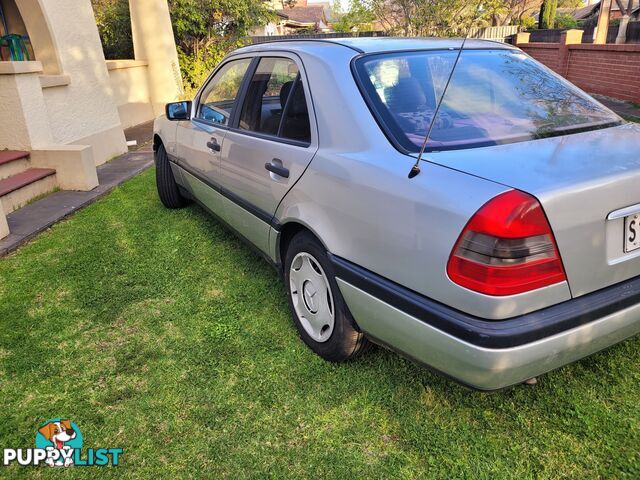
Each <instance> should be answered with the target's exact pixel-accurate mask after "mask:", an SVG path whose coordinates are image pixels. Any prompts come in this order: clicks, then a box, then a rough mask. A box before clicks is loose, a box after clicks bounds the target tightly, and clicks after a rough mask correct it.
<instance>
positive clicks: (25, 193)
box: [0, 168, 58, 215]
mask: <svg viewBox="0 0 640 480" xmlns="http://www.w3.org/2000/svg"><path fill="white" fill-rule="evenodd" d="M57 186H58V183H57V180H56V171H55V170H53V169H51V168H30V169H28V170H25V171H23V172H20V173H18V174H15V175H12V176H10V177H9V178H5V179H3V180H0V200H1V201H2V208H3V210H4V213H5V214H6V215H8V214H9V213H11V212H13V211H14V210H16V209H18V208H20V207H22V206H24V205H26V204H27V203H28V202H29V201H30V200H33V199H34V198H36V197H38V196H40V195H45V194H47V193H50V192H52V191H54V190H55V189H56V187H57Z"/></svg>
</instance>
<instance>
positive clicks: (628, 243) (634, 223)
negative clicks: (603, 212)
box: [624, 213, 640, 253]
mask: <svg viewBox="0 0 640 480" xmlns="http://www.w3.org/2000/svg"><path fill="white" fill-rule="evenodd" d="M638 248H640V213H636V214H634V215H627V216H626V217H624V253H629V252H633V251H634V250H636V249H638Z"/></svg>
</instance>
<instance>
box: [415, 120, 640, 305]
mask: <svg viewBox="0 0 640 480" xmlns="http://www.w3.org/2000/svg"><path fill="white" fill-rule="evenodd" d="M423 158H424V159H426V160H429V161H431V162H434V163H437V164H439V165H443V166H446V167H449V168H453V169H456V170H459V171H463V172H465V173H468V174H471V175H475V176H478V177H481V178H485V179H488V180H491V181H494V182H497V183H500V184H503V185H505V186H509V187H512V188H516V189H518V190H522V191H524V192H527V193H530V194H532V195H534V196H535V197H536V198H537V199H538V200H539V201H540V203H541V204H542V207H543V209H544V211H545V213H546V215H547V217H548V219H549V223H550V224H551V228H552V230H553V233H554V235H555V237H556V242H557V244H558V248H559V250H560V255H561V257H562V261H563V264H564V267H565V270H566V273H567V278H568V281H569V287H570V289H571V292H572V295H573V296H574V297H576V296H580V295H584V294H586V293H589V292H592V291H595V290H598V289H601V288H604V287H606V286H609V285H613V284H615V283H618V282H621V281H623V280H626V279H629V278H632V277H635V276H638V275H640V249H638V250H635V251H632V252H629V253H625V252H624V237H623V235H624V233H625V228H624V222H625V220H624V215H622V214H629V213H630V212H631V213H633V211H634V209H633V208H632V209H626V208H627V207H631V206H634V205H638V204H640V125H635V124H624V125H620V126H617V127H612V128H606V129H602V130H594V131H590V132H582V133H578V134H573V135H566V136H558V137H552V138H545V139H539V140H532V141H527V142H517V143H511V144H506V145H498V146H492V147H484V148H474V149H464V150H453V151H442V152H430V153H429V152H428V153H426V154H425V155H424V157H423ZM622 209H626V210H622ZM621 210H622V212H621V214H620V211H621ZM612 212H614V213H615V212H619V214H618V215H615V214H614V215H610V214H612ZM637 212H638V213H639V219H640V207H638V209H637ZM608 217H609V218H608ZM612 217H618V218H612ZM638 235H640V228H639V229H638Z"/></svg>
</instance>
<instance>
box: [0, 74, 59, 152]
mask: <svg viewBox="0 0 640 480" xmlns="http://www.w3.org/2000/svg"><path fill="white" fill-rule="evenodd" d="M41 73H42V64H41V63H40V62H1V63H0V117H1V118H2V119H3V121H4V122H5V123H6V124H5V125H4V126H3V128H0V148H8V149H11V150H32V149H33V148H38V147H43V146H45V145H49V144H51V143H52V141H53V136H52V133H51V128H50V125H49V119H48V117H47V106H46V103H45V99H44V96H43V95H42V86H41V84H40V74H41Z"/></svg>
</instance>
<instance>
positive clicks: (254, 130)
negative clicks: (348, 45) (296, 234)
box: [221, 53, 318, 251]
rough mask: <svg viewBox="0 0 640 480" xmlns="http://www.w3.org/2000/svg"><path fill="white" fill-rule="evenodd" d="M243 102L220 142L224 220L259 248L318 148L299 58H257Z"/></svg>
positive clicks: (282, 55) (265, 242) (265, 245)
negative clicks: (289, 193) (286, 196)
mask: <svg viewBox="0 0 640 480" xmlns="http://www.w3.org/2000/svg"><path fill="white" fill-rule="evenodd" d="M252 70H253V71H252V72H250V73H251V78H250V80H248V82H247V83H246V85H245V87H244V95H243V99H242V107H240V108H239V110H238V112H239V114H238V115H237V118H235V119H234V120H235V121H234V124H233V125H232V126H231V128H230V129H229V130H228V131H227V134H226V136H225V139H224V143H223V146H222V155H221V179H222V188H223V193H224V195H225V196H226V197H227V199H228V200H229V201H228V202H226V204H225V208H226V215H225V219H226V220H227V221H228V222H229V223H230V224H231V226H232V227H234V228H235V229H236V230H237V231H238V232H240V233H241V234H242V235H244V236H245V237H246V238H247V239H249V240H250V241H251V242H252V243H254V244H255V245H256V246H258V247H259V248H260V249H262V250H263V251H267V250H268V235H269V228H270V225H271V223H272V220H273V216H274V213H275V211H276V208H277V206H278V204H279V203H280V201H281V200H282V198H283V197H284V196H285V194H286V193H287V191H288V190H289V189H290V188H291V187H292V186H293V185H294V184H295V182H296V181H297V180H298V178H300V176H301V175H302V173H303V172H304V170H305V169H306V167H307V165H308V164H309V162H311V159H312V158H313V156H314V155H315V152H316V151H317V149H318V134H317V130H316V124H315V117H314V115H313V105H312V102H311V101H310V96H309V94H308V92H309V87H308V83H307V81H306V76H305V74H304V70H303V66H302V63H301V62H300V59H299V58H298V57H297V56H296V55H293V54H289V53H278V54H273V53H270V54H269V55H268V56H266V55H265V56H260V57H258V58H257V60H256V62H255V64H254V65H253V67H252Z"/></svg>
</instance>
